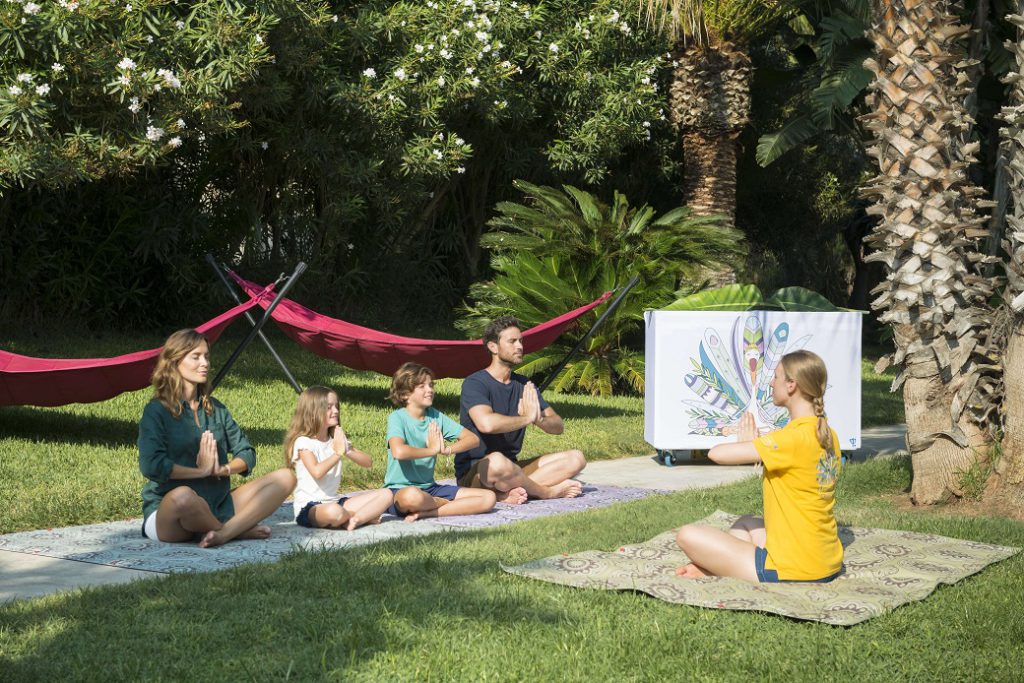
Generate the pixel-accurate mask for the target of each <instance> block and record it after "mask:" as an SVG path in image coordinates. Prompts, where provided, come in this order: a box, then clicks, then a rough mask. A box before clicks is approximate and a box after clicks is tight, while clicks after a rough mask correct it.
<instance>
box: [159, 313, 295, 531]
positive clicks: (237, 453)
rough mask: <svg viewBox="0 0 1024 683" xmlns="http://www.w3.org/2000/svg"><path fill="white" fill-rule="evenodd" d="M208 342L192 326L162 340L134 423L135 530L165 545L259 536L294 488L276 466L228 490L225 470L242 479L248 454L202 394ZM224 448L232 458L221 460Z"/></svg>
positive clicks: (251, 463)
mask: <svg viewBox="0 0 1024 683" xmlns="http://www.w3.org/2000/svg"><path fill="white" fill-rule="evenodd" d="M209 371H210V345H209V343H208V342H207V340H206V337H204V336H203V335H202V334H200V333H199V332H196V331H195V330H178V331H177V332H175V333H174V334H172V335H171V336H170V337H168V338H167V341H166V342H165V343H164V347H163V349H162V350H161V351H160V357H159V358H158V359H157V362H156V368H155V369H154V370H153V389H154V396H153V400H151V401H150V402H149V403H148V404H147V405H146V408H145V410H144V411H143V413H142V420H141V422H139V469H140V470H141V471H142V476H144V477H146V479H148V480H149V481H148V482H146V485H145V486H144V487H143V488H142V514H143V518H144V520H145V521H144V522H143V534H145V535H146V536H147V537H148V538H151V539H153V540H158V541H165V542H168V543H180V542H183V541H191V540H193V539H195V538H196V537H199V545H200V547H203V548H208V547H213V546H216V545H221V544H222V543H227V542H228V541H230V540H231V539H233V538H267V537H268V536H270V527H268V526H266V525H263V524H259V522H260V521H261V520H263V519H264V518H266V517H268V516H269V515H270V514H271V513H273V512H274V510H276V509H277V508H278V507H279V506H280V505H281V503H283V502H284V499H285V498H286V497H287V496H288V494H289V493H291V491H292V489H293V488H295V475H294V474H292V472H291V470H288V469H280V470H277V471H275V472H271V473H270V474H268V475H265V476H263V477H260V478H259V479H256V480H254V481H250V482H248V483H246V484H242V485H241V486H239V487H238V488H237V489H235V490H234V491H232V490H231V475H232V474H240V475H242V476H249V474H251V473H252V471H253V468H254V467H255V466H256V451H255V450H254V449H253V447H252V445H250V444H249V440H248V439H247V438H245V434H244V433H243V432H242V430H241V429H240V428H239V426H238V424H237V423H236V422H235V421H234V419H233V418H232V417H231V413H229V412H228V409H227V408H225V407H224V404H222V403H221V402H220V401H217V400H216V399H213V398H210V397H209V396H208V395H207V385H206V380H207V375H208V374H209ZM228 453H232V454H233V455H234V457H233V458H232V459H230V460H229V459H228Z"/></svg>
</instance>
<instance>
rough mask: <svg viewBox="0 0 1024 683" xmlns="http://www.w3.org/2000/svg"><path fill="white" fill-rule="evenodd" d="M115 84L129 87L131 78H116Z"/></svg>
mask: <svg viewBox="0 0 1024 683" xmlns="http://www.w3.org/2000/svg"><path fill="white" fill-rule="evenodd" d="M117 82H118V83H120V84H121V85H125V86H128V85H131V83H132V77H131V76H127V75H122V76H119V77H118V79H117Z"/></svg>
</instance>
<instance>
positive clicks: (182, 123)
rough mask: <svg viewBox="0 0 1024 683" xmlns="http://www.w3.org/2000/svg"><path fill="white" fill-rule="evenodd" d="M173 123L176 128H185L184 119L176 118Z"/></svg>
mask: <svg viewBox="0 0 1024 683" xmlns="http://www.w3.org/2000/svg"><path fill="white" fill-rule="evenodd" d="M174 125H176V126H177V127H178V130H185V128H187V126H186V125H185V119H178V120H177V121H175V122H174Z"/></svg>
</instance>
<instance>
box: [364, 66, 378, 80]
mask: <svg viewBox="0 0 1024 683" xmlns="http://www.w3.org/2000/svg"><path fill="white" fill-rule="evenodd" d="M363 75H364V76H366V77H367V78H376V77H377V70H376V69H374V68H369V69H363Z"/></svg>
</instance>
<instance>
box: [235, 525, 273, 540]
mask: <svg viewBox="0 0 1024 683" xmlns="http://www.w3.org/2000/svg"><path fill="white" fill-rule="evenodd" d="M238 538H244V539H246V540H257V541H262V540H263V539H265V538H270V527H269V526H267V525H266V524H257V525H256V526H254V527H253V528H251V529H249V530H248V531H243V532H242V533H240V534H239V535H238Z"/></svg>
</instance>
